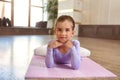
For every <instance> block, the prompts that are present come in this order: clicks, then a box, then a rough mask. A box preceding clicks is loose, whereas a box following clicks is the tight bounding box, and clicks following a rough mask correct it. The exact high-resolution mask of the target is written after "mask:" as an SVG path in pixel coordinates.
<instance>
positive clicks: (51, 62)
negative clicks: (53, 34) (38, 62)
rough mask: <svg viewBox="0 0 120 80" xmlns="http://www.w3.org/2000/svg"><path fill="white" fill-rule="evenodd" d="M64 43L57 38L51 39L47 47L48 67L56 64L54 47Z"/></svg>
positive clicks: (46, 60)
mask: <svg viewBox="0 0 120 80" xmlns="http://www.w3.org/2000/svg"><path fill="white" fill-rule="evenodd" d="M61 45H63V44H62V43H60V42H58V41H57V40H54V41H50V42H49V44H48V47H47V55H46V58H45V64H46V66H47V67H48V68H52V67H54V65H55V62H54V57H53V49H54V48H56V47H58V46H61Z"/></svg>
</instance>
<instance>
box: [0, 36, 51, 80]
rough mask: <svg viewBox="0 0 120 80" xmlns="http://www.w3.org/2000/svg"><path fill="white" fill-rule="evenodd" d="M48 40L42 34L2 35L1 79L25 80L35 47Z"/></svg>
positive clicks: (0, 41)
mask: <svg viewBox="0 0 120 80" xmlns="http://www.w3.org/2000/svg"><path fill="white" fill-rule="evenodd" d="M48 38H49V37H48ZM47 40H48V41H49V39H47ZM47 40H44V37H42V36H40V37H39V36H37V37H36V36H4V37H0V80H24V75H25V73H26V70H27V68H28V65H29V63H30V60H31V57H32V55H33V53H34V49H35V48H37V47H39V46H42V45H45V44H46V43H47ZM45 41H46V42H45Z"/></svg>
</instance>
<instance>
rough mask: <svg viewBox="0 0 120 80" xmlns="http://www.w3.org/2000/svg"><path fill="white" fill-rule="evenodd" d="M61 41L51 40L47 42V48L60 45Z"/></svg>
mask: <svg viewBox="0 0 120 80" xmlns="http://www.w3.org/2000/svg"><path fill="white" fill-rule="evenodd" d="M62 45H63V43H60V42H59V41H58V40H55V41H52V42H51V43H49V45H48V48H56V47H59V46H62Z"/></svg>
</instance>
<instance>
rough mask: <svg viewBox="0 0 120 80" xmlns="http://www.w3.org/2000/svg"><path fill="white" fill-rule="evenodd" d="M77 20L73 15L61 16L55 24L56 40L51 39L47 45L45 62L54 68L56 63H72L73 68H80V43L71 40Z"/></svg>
mask: <svg viewBox="0 0 120 80" xmlns="http://www.w3.org/2000/svg"><path fill="white" fill-rule="evenodd" d="M74 28H75V22H74V20H73V18H72V17H71V16H68V15H62V16H60V17H59V18H58V19H57V21H56V24H55V27H54V32H55V35H56V40H53V41H50V42H49V44H48V47H47V55H46V59H45V64H46V66H47V67H48V68H52V67H54V66H55V64H67V63H69V64H71V68H72V69H79V67H80V63H81V59H80V43H79V41H78V40H71V38H72V37H73V35H74Z"/></svg>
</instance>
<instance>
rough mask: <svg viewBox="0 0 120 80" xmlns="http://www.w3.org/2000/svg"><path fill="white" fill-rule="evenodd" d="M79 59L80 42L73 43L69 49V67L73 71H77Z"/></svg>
mask: <svg viewBox="0 0 120 80" xmlns="http://www.w3.org/2000/svg"><path fill="white" fill-rule="evenodd" d="M80 63H81V57H80V42H79V41H77V40H75V41H73V47H72V48H71V66H72V68H73V69H78V68H79V67H80Z"/></svg>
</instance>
